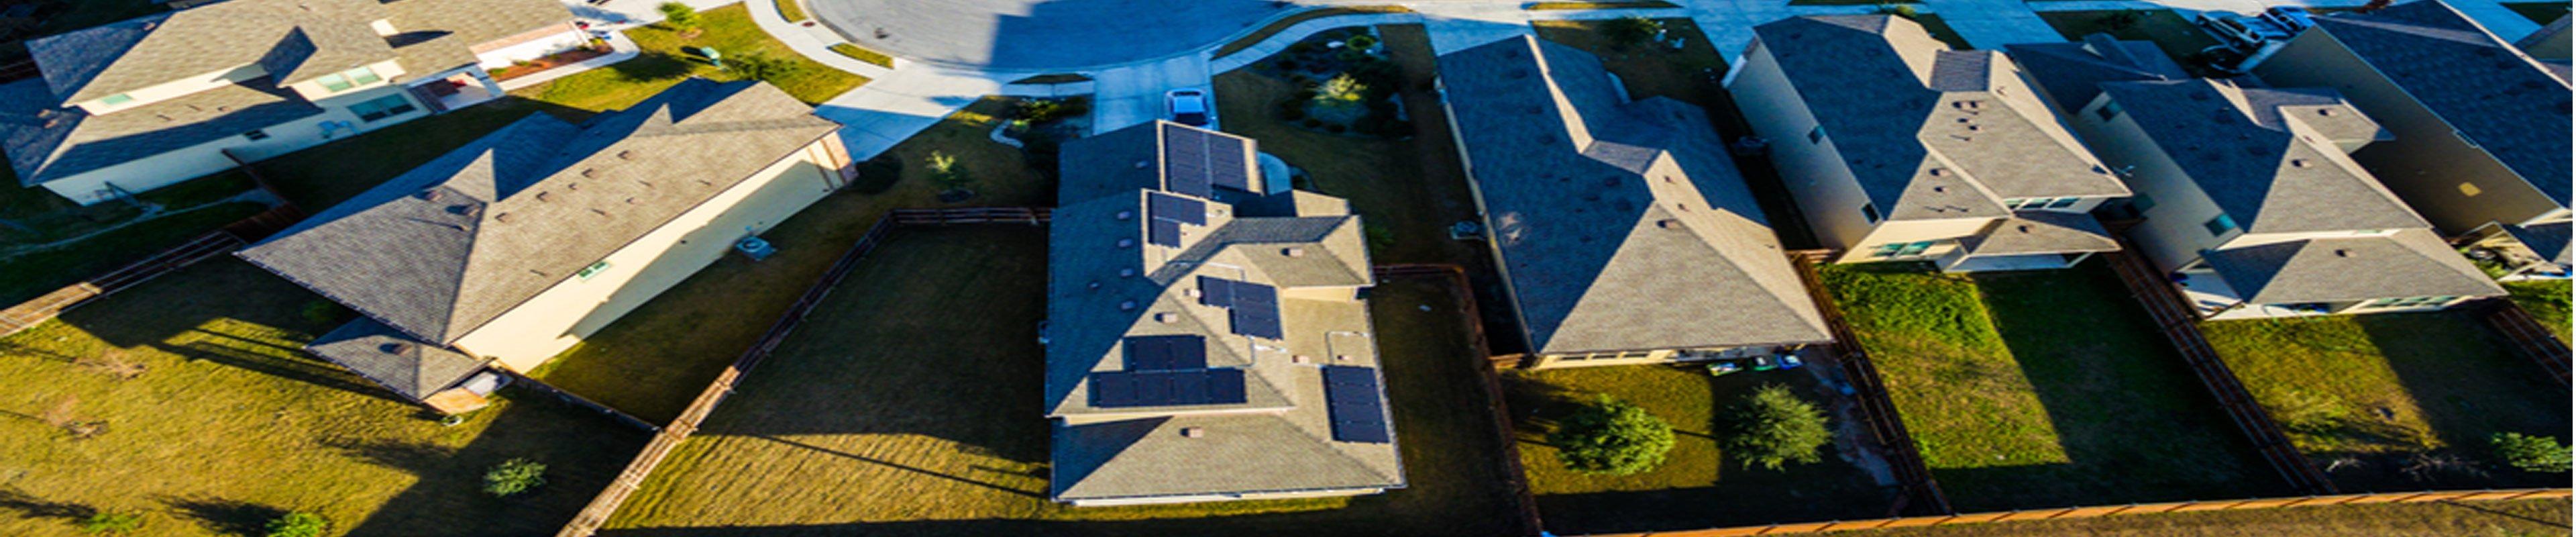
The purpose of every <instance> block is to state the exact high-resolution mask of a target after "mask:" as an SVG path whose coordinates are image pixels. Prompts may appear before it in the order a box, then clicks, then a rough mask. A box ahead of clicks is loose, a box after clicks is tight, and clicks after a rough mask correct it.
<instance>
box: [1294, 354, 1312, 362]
mask: <svg viewBox="0 0 2576 537" xmlns="http://www.w3.org/2000/svg"><path fill="white" fill-rule="evenodd" d="M1313 361H1315V357H1313V356H1307V355H1303V354H1296V355H1290V356H1289V357H1288V363H1292V364H1302V363H1307V362H1313Z"/></svg>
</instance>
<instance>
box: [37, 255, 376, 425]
mask: <svg viewBox="0 0 2576 537" xmlns="http://www.w3.org/2000/svg"><path fill="white" fill-rule="evenodd" d="M218 290H219V291H218ZM328 306H330V302H329V300H328V299H324V298H322V297H321V296H320V295H315V294H312V293H311V292H307V291H305V290H304V289H303V288H302V287H297V286H296V285H295V284H293V283H289V282H287V281H286V280H285V279H283V278H278V277H276V276H275V275H271V274H269V273H267V272H266V271H262V270H260V269H258V268H257V267H253V266H251V265H250V264H249V263H244V262H242V261H239V260H236V259H232V258H229V257H219V258H215V259H209V260H206V261H201V262H199V263H197V264H196V265H192V266H189V267H187V268H183V269H179V270H177V271H174V272H172V273H170V274H168V275H164V276H162V277H160V278H156V279H154V280H153V281H149V282H145V283H143V284H142V285H140V286H137V287H135V288H132V289H127V290H124V291H121V292H119V293H117V294H114V295H109V296H108V297H106V298H104V299H101V300H99V301H98V302H96V303H93V304H90V305H87V306H83V307H81V308H79V309H74V310H71V311H68V312H64V313H63V314H62V316H60V317H57V318H56V320H58V321H60V322H62V323H63V324H65V325H69V326H71V327H73V328H75V329H78V330H80V331H82V332H84V333H87V334H89V335H90V336H93V337H96V338H98V339H99V340H101V341H102V342H104V343H106V344H108V345H111V346H114V347H116V348H149V349H153V350H157V351H161V352H165V353H169V354H172V355H176V356H179V357H181V358H184V359H187V360H190V361H205V362H210V363H215V364H221V365H224V366H227V367H234V368H239V369H244V370H248V371H253V372H258V373H261V374H266V375H270V376H275V377H279V378H283V379H288V380H292V381H296V382H301V383H306V384H312V385H316V386H322V387H327V388H332V389H337V390H342V391H347V392H350V393H356V394H360V395H365V396H368V397H375V398H379V399H384V400H388V401H395V402H407V401H408V400H406V399H402V398H401V397H399V396H396V395H394V394H393V393H392V392H389V391H386V390H385V389H384V388H383V387H380V386H378V385H376V384H375V383H373V382H370V381H367V380H366V379H365V378H362V377H359V376H357V375H356V374H354V373H350V372H349V371H348V370H346V369H343V368H341V367H340V366H338V365H335V364H332V363H329V362H325V361H323V360H321V359H319V358H316V357H313V356H312V355H310V354H306V353H305V352H304V351H303V348H302V343H303V342H306V341H310V340H311V338H312V337H314V335H315V334H321V333H323V332H327V331H329V330H330V329H331V328H332V327H333V326H337V325H338V324H339V323H341V322H343V321H346V320H347V319H348V318H349V315H350V314H349V313H348V312H347V311H346V310H343V309H339V308H335V307H328ZM17 347H23V346H17ZM38 355H39V356H44V357H48V358H49V359H57V360H63V361H70V362H78V361H79V360H81V359H82V357H76V356H65V355H62V354H60V353H56V352H44V353H39V354H38Z"/></svg>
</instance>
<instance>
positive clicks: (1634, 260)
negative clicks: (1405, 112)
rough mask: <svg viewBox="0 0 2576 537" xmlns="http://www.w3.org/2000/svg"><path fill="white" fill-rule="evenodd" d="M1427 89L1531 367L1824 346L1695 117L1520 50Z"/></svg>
mask: <svg viewBox="0 0 2576 537" xmlns="http://www.w3.org/2000/svg"><path fill="white" fill-rule="evenodd" d="M1440 76H1441V83H1442V84H1443V86H1444V91H1445V93H1446V95H1447V98H1448V101H1449V105H1450V106H1449V108H1450V110H1451V111H1452V114H1453V116H1452V119H1453V120H1454V121H1456V123H1457V125H1458V135H1459V139H1460V142H1461V144H1463V145H1464V146H1465V148H1466V151H1467V160H1468V161H1469V163H1470V165H1469V167H1470V169H1471V170H1473V174H1474V183H1475V186H1476V188H1477V190H1478V193H1479V194H1480V199H1481V200H1482V201H1483V203H1484V210H1485V213H1486V215H1487V218H1488V219H1489V222H1490V223H1491V225H1492V230H1491V233H1492V235H1493V236H1494V244H1495V245H1496V246H1497V247H1498V248H1499V254H1500V257H1501V260H1502V263H1503V264H1504V266H1505V271H1504V273H1505V274H1506V275H1508V277H1509V278H1511V283H1512V290H1513V293H1514V294H1515V302H1516V303H1518V305H1519V309H1520V314H1521V317H1522V320H1523V324H1524V325H1525V329H1526V331H1527V333H1526V334H1525V335H1526V337H1527V338H1528V341H1529V344H1530V346H1531V348H1532V349H1533V350H1534V351H1535V352H1538V353H1541V354H1580V353H1585V352H1600V351H1612V352H1615V351H1635V350H1663V349H1692V348H1712V347H1733V346H1747V345H1772V344H1789V343H1814V342H1823V341H1830V340H1831V339H1832V336H1831V335H1830V334H1829V333H1827V331H1826V329H1825V327H1824V322H1823V320H1822V318H1821V317H1820V316H1819V315H1818V313H1817V311H1816V307H1815V304H1814V303H1813V302H1812V301H1810V300H1809V298H1808V296H1807V294H1806V292H1805V291H1804V288H1802V287H1801V286H1800V285H1799V283H1798V279H1797V275H1796V273H1794V272H1792V270H1791V269H1790V267H1789V263H1788V259H1787V258H1786V257H1785V256H1784V255H1783V252H1782V251H1781V249H1780V245H1779V240H1778V238H1777V237H1775V236H1774V235H1773V234H1772V233H1771V228H1770V226H1769V224H1768V222H1767V221H1766V220H1765V218H1764V216H1763V214H1762V210H1761V209H1760V208H1759V207H1757V206H1756V205H1755V203H1754V200H1753V196H1752V194H1751V192H1750V191H1749V190H1748V189H1747V188H1746V187H1745V185H1744V180H1743V177H1742V176H1740V175H1738V174H1737V172H1736V170H1735V168H1734V166H1733V163H1732V162H1731V161H1729V160H1728V159H1727V157H1726V156H1725V155H1724V153H1722V152H1721V149H1719V148H1721V147H1722V146H1723V144H1722V143H1721V142H1719V141H1718V140H1717V139H1716V135H1715V134H1714V133H1712V132H1709V130H1708V128H1707V127H1706V125H1708V120H1707V116H1705V115H1703V113H1702V112H1701V111H1700V110H1698V109H1697V108H1694V107H1691V106H1689V105H1686V104H1682V103H1680V102H1677V101H1673V100H1670V99H1662V98H1657V99H1648V100H1644V101H1637V102H1621V101H1622V99H1621V96H1620V95H1619V93H1618V90H1617V89H1616V88H1615V87H1613V86H1612V84H1611V82H1610V80H1609V77H1608V75H1607V73H1606V72H1605V71H1603V70H1602V67H1601V64H1600V60H1599V59H1597V58H1594V57H1592V56H1591V55H1590V54H1587V53H1584V52H1582V51H1578V50H1574V49H1572V48H1567V47H1565V46H1563V45H1558V44H1555V43H1551V42H1547V41H1543V40H1539V39H1536V38H1532V37H1527V36H1523V37H1520V38H1516V39H1509V40H1504V41H1499V42H1495V43H1491V44H1486V45H1482V46H1477V47H1473V48H1469V49H1465V50H1459V51H1455V52H1451V53H1448V54H1443V55H1441V56H1440Z"/></svg>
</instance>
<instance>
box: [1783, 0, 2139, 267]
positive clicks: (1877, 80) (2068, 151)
mask: <svg viewBox="0 0 2576 537" xmlns="http://www.w3.org/2000/svg"><path fill="white" fill-rule="evenodd" d="M1754 34H1755V36H1756V37H1757V38H1758V39H1759V40H1760V41H1761V43H1762V44H1763V50H1765V51H1767V52H1768V53H1769V54H1771V56H1772V57H1774V58H1776V59H1778V61H1779V65H1780V68H1781V70H1782V72H1783V73H1784V74H1785V75H1786V76H1787V77H1788V79H1789V83H1790V85H1791V86H1792V87H1794V89H1795V90H1796V91H1797V93H1798V96H1799V97H1800V98H1801V100H1803V101H1804V102H1805V104H1806V105H1807V108H1808V110H1809V112H1811V113H1812V115H1813V116H1815V117H1816V119H1817V122H1818V123H1819V124H1820V125H1821V126H1822V127H1823V129H1824V132H1825V136H1826V137H1827V138H1829V139H1831V141H1832V143H1833V144H1834V147H1835V148H1836V149H1837V150H1839V151H1840V152H1841V154H1842V155H1843V157H1844V158H1845V159H1847V161H1848V162H1847V163H1846V164H1847V165H1848V167H1849V168H1850V169H1851V171H1852V174H1853V175H1854V176H1855V177H1856V178H1857V179H1858V181H1859V182H1860V185H1861V189H1862V191H1863V192H1864V193H1866V194H1868V196H1869V198H1870V201H1871V202H1872V203H1875V204H1877V206H1879V207H1881V208H1884V209H1885V210H1886V213H1887V218H1888V219H1892V220H1908V219H1948V218H1962V217H2001V216H2005V215H2006V214H2007V213H2008V212H2009V211H2008V210H2006V209H2005V208H2004V207H2003V205H2002V202H2001V200H2003V199H2012V198H2045V197H2064V196H2119V195H2126V194H2128V189H2127V188H2126V187H2123V186H2121V184H2120V182H2119V181H2118V180H2117V179H2115V178H2113V177H2112V176H2111V175H2110V173H2109V172H2108V170H2105V169H2103V168H2102V167H2101V165H2100V163H2099V162H2096V161H2095V160H2094V158H2093V155H2092V153H2090V152H2088V151H2085V150H2084V148H2083V147H2082V146H2081V145H2080V144H2078V143H2076V141H2075V138H2074V136H2073V135H2072V134H2069V133H2068V132H2067V131H2066V128H2065V127H2064V126H2063V125H2060V124H2058V122H2057V118H2056V116H2054V115H2052V114H2051V113H2050V112H2049V109H2048V106H2047V105H2046V104H2044V103H2041V102H2040V101H2039V99H2038V98H2037V96H2036V95H2034V93H2035V91H2033V90H2029V89H2026V88H2024V87H2022V85H2021V82H2020V78H2019V76H2018V75H2016V74H2015V70H2016V68H2015V67H2014V66H2013V63H2012V61H2011V60H2010V59H2007V58H2004V57H2002V56H2001V55H2000V54H1999V53H1996V52H1991V51H1952V50H1949V48H1948V47H1947V46H1946V45H1943V44H1941V42H1940V41H1937V40H1934V39H1932V37H1931V35H1930V34H1927V33H1924V31H1923V29H1922V27H1921V26H1920V25H1917V24H1915V23H1914V22H1913V21H1908V20H1903V19H1898V18H1894V17H1889V16H1884V15H1868V16H1858V15H1854V16H1809V17H1795V18H1789V19H1782V20H1779V21H1775V22H1771V23H1767V24H1763V25H1760V26H1756V27H1754ZM1776 142H1778V143H1804V141H1803V140H1779V141H1776ZM1935 187H1938V188H1935Z"/></svg>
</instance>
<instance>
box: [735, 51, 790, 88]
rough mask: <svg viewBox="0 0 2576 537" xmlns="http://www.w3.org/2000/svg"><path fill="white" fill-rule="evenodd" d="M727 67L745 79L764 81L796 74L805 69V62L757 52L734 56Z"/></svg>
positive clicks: (773, 80)
mask: <svg viewBox="0 0 2576 537" xmlns="http://www.w3.org/2000/svg"><path fill="white" fill-rule="evenodd" d="M726 67H727V69H726V70H729V71H733V72H734V74H735V75H736V76H740V77H742V78H743V79H744V80H759V81H764V82H777V81H778V80H779V79H782V78H787V77H792V76H796V74H797V73H802V72H804V71H805V64H803V63H798V62H796V61H793V60H785V59H779V58H774V57H770V56H769V55H767V54H757V53H755V54H745V55H743V56H742V57H740V58H734V59H733V60H731V61H729V62H727V63H726Z"/></svg>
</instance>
